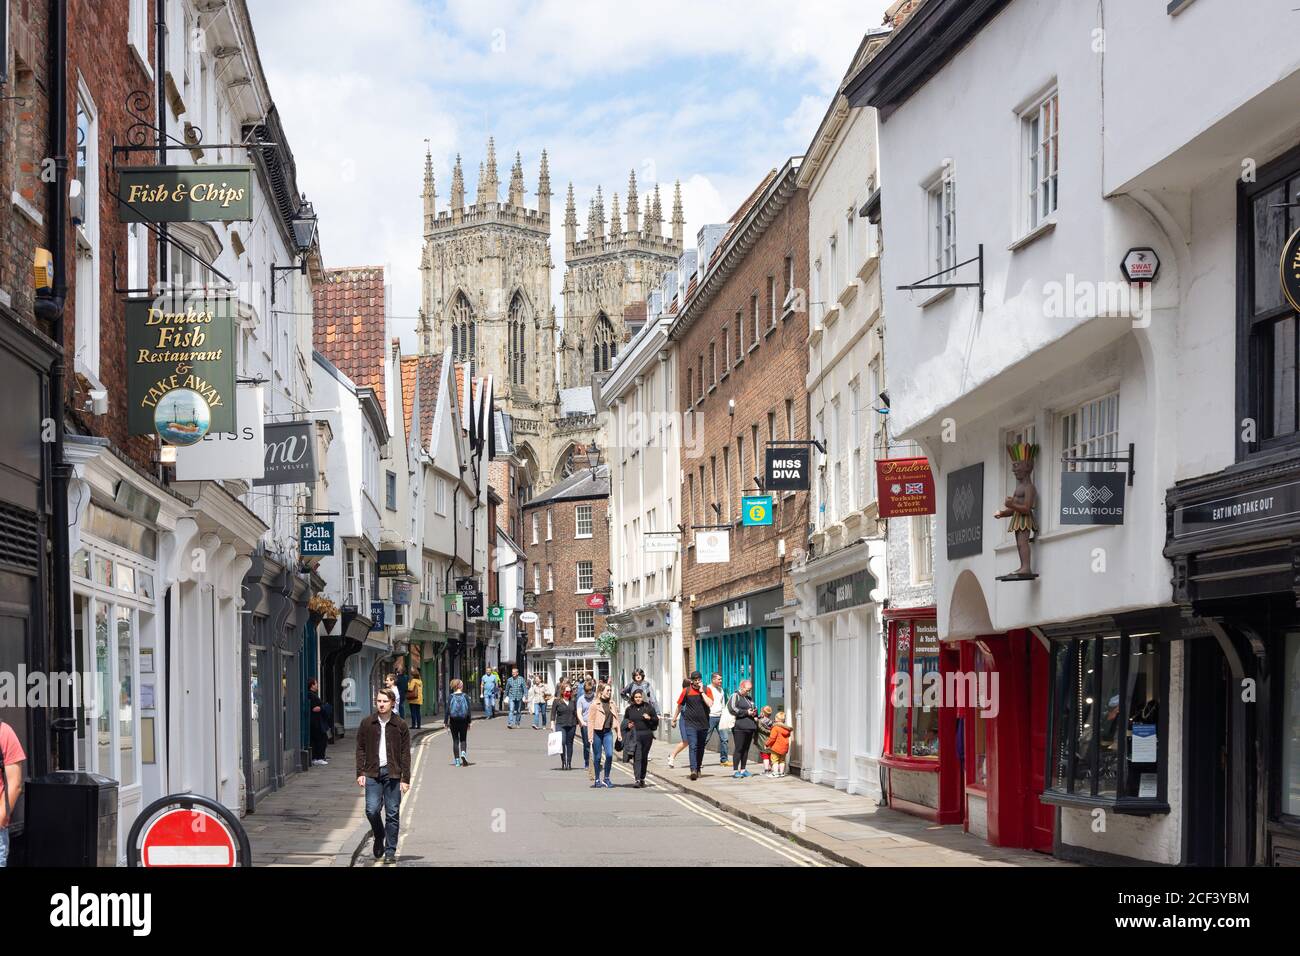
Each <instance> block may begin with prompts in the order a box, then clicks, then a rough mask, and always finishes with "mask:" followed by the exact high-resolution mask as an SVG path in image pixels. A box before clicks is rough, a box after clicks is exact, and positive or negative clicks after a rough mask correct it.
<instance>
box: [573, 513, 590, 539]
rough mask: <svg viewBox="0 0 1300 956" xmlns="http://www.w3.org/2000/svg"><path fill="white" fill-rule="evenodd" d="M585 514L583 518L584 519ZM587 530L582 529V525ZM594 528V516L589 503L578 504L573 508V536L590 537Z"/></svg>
mask: <svg viewBox="0 0 1300 956" xmlns="http://www.w3.org/2000/svg"><path fill="white" fill-rule="evenodd" d="M584 516H585V519H584ZM584 524H585V525H586V526H587V530H586V531H585V532H584V531H583V530H582V527H583V525H584ZM594 529H595V518H594V516H593V509H592V506H591V505H578V506H577V507H575V508H574V509H573V536H574V537H575V538H590V537H591V536H592V533H593V531H594Z"/></svg>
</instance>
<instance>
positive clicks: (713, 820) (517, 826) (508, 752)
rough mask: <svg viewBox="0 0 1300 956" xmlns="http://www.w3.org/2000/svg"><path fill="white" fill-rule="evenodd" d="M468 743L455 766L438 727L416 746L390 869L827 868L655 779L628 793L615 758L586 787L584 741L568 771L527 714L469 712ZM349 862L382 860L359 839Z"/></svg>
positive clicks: (626, 773)
mask: <svg viewBox="0 0 1300 956" xmlns="http://www.w3.org/2000/svg"><path fill="white" fill-rule="evenodd" d="M469 745H470V746H469V756H470V760H471V761H472V765H471V766H469V767H456V766H454V765H453V764H452V762H451V744H450V740H449V739H448V735H447V734H446V733H445V732H439V733H436V734H429V735H427V736H426V737H425V738H424V739H423V741H422V742H420V744H419V745H418V746H417V749H416V750H415V751H414V753H413V759H414V761H415V766H414V772H413V774H412V787H411V792H410V793H409V794H408V795H407V796H406V798H405V799H404V800H403V802H402V835H401V839H400V842H399V844H398V865H399V866H485V865H486V866H491V865H513V866H567V865H570V864H577V865H582V866H589V865H599V864H613V865H621V866H627V865H633V864H635V865H641V866H675V865H681V864H682V863H685V862H687V861H691V860H695V861H698V862H699V863H701V864H707V865H711V866H713V865H720V866H747V865H758V866H828V865H830V866H834V865H836V864H834V863H833V862H831V861H829V860H827V859H825V858H823V857H820V856H818V855H817V854H815V853H812V852H811V851H809V850H806V849H804V848H802V847H798V846H796V845H794V844H793V843H790V842H789V841H786V840H782V839H781V838H779V837H778V836H776V835H775V834H773V833H770V832H768V831H766V830H762V829H760V828H757V827H755V826H753V825H752V824H749V823H745V822H743V821H741V820H739V819H737V818H735V817H733V816H731V815H730V814H727V813H725V812H723V811H721V810H718V809H717V808H715V807H713V806H710V805H709V804H707V803H705V802H703V801H701V800H699V799H696V798H694V797H690V796H685V795H682V794H679V793H676V792H673V791H670V790H668V789H666V788H664V787H663V786H661V785H660V784H658V783H656V782H655V781H654V780H653V779H652V780H649V781H647V784H646V788H645V789H644V790H636V789H634V788H633V787H632V776H631V773H630V772H629V771H628V769H627V768H626V765H624V764H623V763H621V762H616V763H615V764H614V772H613V774H612V775H611V779H612V780H613V782H614V789H612V790H606V789H601V790H596V789H593V788H592V786H591V782H590V781H589V780H588V779H587V775H586V773H585V772H584V771H583V770H582V747H581V743H580V742H578V741H575V743H574V749H575V751H576V753H575V764H576V766H577V769H575V770H572V771H569V772H567V773H566V772H564V771H562V770H560V769H559V760H558V758H556V757H549V756H547V754H546V734H545V733H544V732H543V731H540V730H536V731H535V730H532V729H531V728H530V725H529V724H528V723H526V722H525V723H524V724H523V725H522V727H521V728H520V729H519V730H512V731H508V730H507V729H506V719H505V718H504V717H497V718H496V719H495V720H491V721H488V720H475V721H474V723H473V724H472V725H471V726H470V734H469ZM658 746H663V744H659V745H658ZM620 756H621V755H620ZM356 862H357V865H362V866H378V865H382V864H378V863H376V862H375V861H374V860H373V859H372V858H371V857H370V853H369V844H368V843H367V845H366V847H364V848H363V851H362V852H360V853H358V855H357V858H356Z"/></svg>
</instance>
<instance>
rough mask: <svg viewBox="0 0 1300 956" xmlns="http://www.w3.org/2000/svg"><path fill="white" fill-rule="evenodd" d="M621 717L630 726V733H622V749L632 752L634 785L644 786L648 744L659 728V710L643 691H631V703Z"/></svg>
mask: <svg viewBox="0 0 1300 956" xmlns="http://www.w3.org/2000/svg"><path fill="white" fill-rule="evenodd" d="M623 719H624V721H626V723H627V724H628V725H629V726H630V727H631V733H628V734H624V735H623V741H624V743H623V750H624V752H626V751H627V750H628V749H629V748H630V749H631V750H632V753H633V760H632V776H633V777H634V778H635V779H636V783H635V784H634V786H637V787H644V786H645V771H646V766H647V764H648V763H649V762H650V745H651V744H653V743H654V739H655V731H656V730H658V729H659V712H658V711H657V710H656V709H655V705H654V704H652V703H650V702H649V701H648V700H646V695H645V692H644V691H641V690H634V691H632V703H630V704H628V706H627V710H625V711H624V712H623Z"/></svg>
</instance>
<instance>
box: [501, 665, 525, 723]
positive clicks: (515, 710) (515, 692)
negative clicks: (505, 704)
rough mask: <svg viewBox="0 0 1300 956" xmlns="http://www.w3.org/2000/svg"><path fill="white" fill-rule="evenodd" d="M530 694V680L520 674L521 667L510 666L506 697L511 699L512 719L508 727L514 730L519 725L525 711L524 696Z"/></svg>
mask: <svg viewBox="0 0 1300 956" xmlns="http://www.w3.org/2000/svg"><path fill="white" fill-rule="evenodd" d="M527 695H528V681H526V680H524V679H523V678H522V677H520V676H519V668H518V667H512V668H510V677H509V678H508V679H507V680H506V698H507V699H508V700H509V701H510V719H509V720H508V721H507V722H506V728H507V729H509V730H513V729H514V728H515V727H518V726H519V718H520V717H522V716H523V713H524V698H525V697H526V696H527Z"/></svg>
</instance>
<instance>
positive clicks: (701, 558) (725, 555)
mask: <svg viewBox="0 0 1300 956" xmlns="http://www.w3.org/2000/svg"><path fill="white" fill-rule="evenodd" d="M695 560H696V562H697V563H699V564H726V563H727V562H728V561H730V560H731V533H730V532H729V531H727V530H726V529H720V530H710V531H697V532H695Z"/></svg>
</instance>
